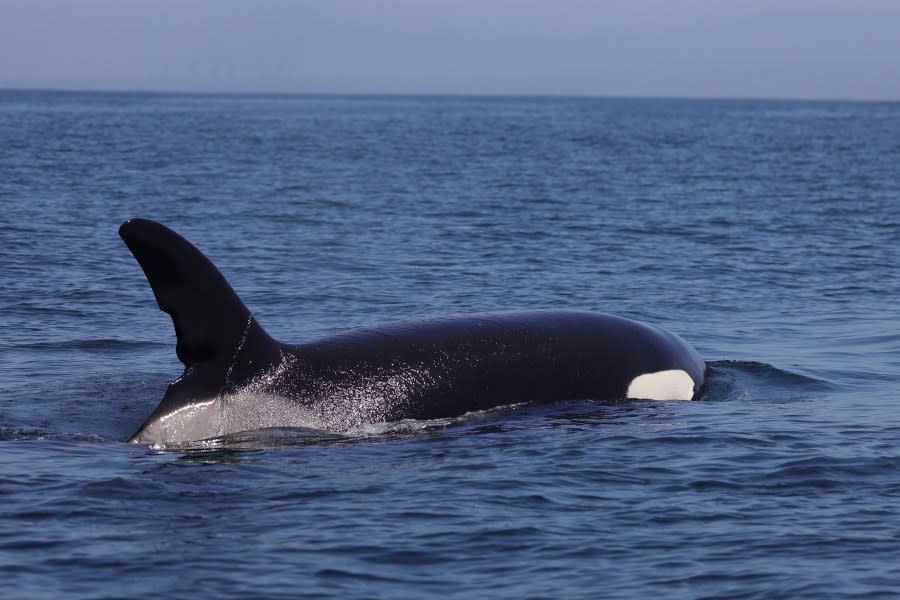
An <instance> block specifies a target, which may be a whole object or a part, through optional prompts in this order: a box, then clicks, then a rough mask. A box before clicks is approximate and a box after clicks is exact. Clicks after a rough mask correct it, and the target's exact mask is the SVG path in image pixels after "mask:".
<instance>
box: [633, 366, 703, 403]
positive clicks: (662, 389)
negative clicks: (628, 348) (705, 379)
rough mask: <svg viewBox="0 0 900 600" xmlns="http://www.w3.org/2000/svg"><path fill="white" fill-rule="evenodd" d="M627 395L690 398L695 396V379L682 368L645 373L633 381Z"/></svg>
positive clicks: (635, 396)
mask: <svg viewBox="0 0 900 600" xmlns="http://www.w3.org/2000/svg"><path fill="white" fill-rule="evenodd" d="M625 397H626V398H632V399H635V400H637V399H641V400H690V399H691V398H693V397H694V380H693V379H691V376H690V375H688V374H687V373H686V372H684V371H682V370H681V369H670V370H668V371H657V372H655V373H644V374H643V375H638V376H637V377H635V378H634V379H633V380H632V381H631V383H630V384H629V385H628V392H627V393H626V394H625Z"/></svg>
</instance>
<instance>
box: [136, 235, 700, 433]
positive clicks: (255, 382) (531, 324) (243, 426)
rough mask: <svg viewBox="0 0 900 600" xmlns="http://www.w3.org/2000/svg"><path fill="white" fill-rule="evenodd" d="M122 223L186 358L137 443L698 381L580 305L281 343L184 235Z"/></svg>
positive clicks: (649, 330) (636, 333) (645, 333)
mask: <svg viewBox="0 0 900 600" xmlns="http://www.w3.org/2000/svg"><path fill="white" fill-rule="evenodd" d="M119 235H121V236H122V239H123V240H124V241H125V243H126V244H127V245H128V248H129V249H130V250H131V252H132V253H133V254H134V256H135V258H136V259H137V261H138V263H139V264H140V265H141V267H142V268H143V270H144V273H145V274H146V276H147V280H148V281H149V282H150V286H151V288H152V289H153V293H154V295H155V296H156V300H157V302H158V303H159V306H160V308H161V309H162V310H164V311H165V312H167V313H169V315H170V316H171V317H172V322H173V324H174V326H175V333H176V336H177V339H178V343H177V346H176V353H177V354H178V358H179V359H180V360H181V362H182V363H184V365H185V371H184V373H183V375H182V376H181V377H180V378H179V379H178V380H177V381H175V382H173V383H172V384H170V385H169V387H168V389H167V390H166V393H165V396H164V397H163V399H162V401H161V402H160V404H159V406H158V407H157V408H156V409H155V410H154V411H153V413H152V414H151V415H150V417H149V418H148V419H147V421H146V422H145V423H144V424H143V425H142V426H141V428H140V429H138V431H137V432H136V433H135V434H134V435H133V436H132V437H131V438H130V439H129V441H132V442H145V443H146V442H158V443H167V442H183V441H196V440H200V439H206V438H211V437H216V436H219V435H224V434H228V433H235V432H237V431H243V430H248V429H260V428H263V427H279V426H281V427H289V426H307V427H321V428H325V429H330V430H337V431H341V430H346V429H348V428H351V427H353V426H356V425H360V424H365V423H377V422H385V421H396V420H400V419H406V418H412V419H433V418H440V417H452V416H457V415H462V414H464V413H466V412H470V411H477V410H484V409H488V408H491V407H495V406H500V405H506V404H513V403H521V402H554V401H562V400H571V399H585V400H586V399H593V400H601V401H607V400H620V399H624V398H626V397H627V396H628V394H629V385H630V384H632V383H633V382H634V380H635V379H636V378H637V377H639V376H641V375H644V374H652V373H658V372H675V371H683V372H684V373H686V374H687V375H689V376H690V379H689V380H687V385H688V388H687V394H688V395H689V396H691V397H694V396H696V395H697V393H698V392H699V390H700V387H701V386H702V385H703V377H704V369H705V365H704V363H703V361H702V359H701V358H700V357H699V355H697V353H696V352H695V351H694V349H693V348H691V347H690V346H689V345H688V344H686V343H685V342H684V341H683V340H682V339H681V338H679V337H678V336H676V335H674V334H671V333H669V332H667V331H665V330H662V329H659V328H656V327H653V326H650V325H646V324H643V323H638V322H635V321H630V320H628V319H623V318H620V317H614V316H610V315H603V314H593V313H585V312H575V311H538V312H519V313H506V314H489V315H480V316H473V317H458V318H445V319H436V320H428V321H418V322H412V323H400V324H393V325H386V326H382V327H373V328H364V329H357V330H353V331H349V332H346V333H341V334H338V335H335V336H332V337H328V338H324V339H320V340H317V341H313V342H309V343H305V344H299V345H288V344H282V343H280V342H278V341H276V340H274V339H273V338H271V337H270V336H269V335H268V334H267V333H266V332H265V331H264V330H263V329H262V327H260V325H259V324H258V323H257V322H256V320H255V319H254V318H253V316H252V315H251V313H250V311H249V310H248V309H247V307H246V306H244V303H243V302H242V301H241V300H240V298H238V296H237V294H236V293H235V292H234V290H232V288H231V286H230V285H229V284H228V282H227V281H226V280H225V278H224V277H223V276H222V274H221V273H220V272H219V271H218V269H216V267H215V266H214V265H213V264H212V263H211V262H210V261H209V260H208V259H207V258H206V257H205V256H204V255H203V254H202V253H201V252H200V251H199V250H197V248H195V247H194V246H193V245H191V244H190V243H189V242H188V241H186V240H185V239H184V238H182V237H181V236H179V235H178V234H176V233H175V232H173V231H172V230H170V229H168V228H166V227H164V226H162V225H160V224H158V223H155V222H153V221H148V220H145V219H133V220H130V221H127V222H125V223H124V224H122V226H121V227H120V228H119ZM691 384H693V385H692V386H691Z"/></svg>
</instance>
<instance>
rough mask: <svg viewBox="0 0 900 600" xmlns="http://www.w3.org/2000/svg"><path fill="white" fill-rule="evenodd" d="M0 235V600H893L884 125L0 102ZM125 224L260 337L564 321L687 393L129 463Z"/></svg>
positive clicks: (892, 335) (206, 103) (136, 370)
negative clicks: (139, 226) (591, 327)
mask: <svg viewBox="0 0 900 600" xmlns="http://www.w3.org/2000/svg"><path fill="white" fill-rule="evenodd" d="M0 207H2V210H0V249H2V254H0V499H2V501H0V576H2V580H3V584H2V586H3V591H2V595H3V597H4V598H57V597H66V598H198V597H199V598H205V597H219V598H296V597H310V598H314V597H323V598H327V597H338V596H339V597H349V598H420V597H442V598H474V597H478V598H597V597H604V598H641V597H653V598H700V597H708V598H766V599H769V598H792V599H797V598H826V597H835V598H887V597H897V595H900V560H898V557H900V450H898V444H900V393H898V389H900V386H898V383H900V307H898V306H900V305H898V299H900V271H898V264H900V252H898V250H900V104H897V103H840V102H827V103H826V102H780V101H711V100H710V101H703V100H690V101H689V100H662V99H660V100H650V99H647V100H638V99H591V98H569V99H567V98H517V97H509V98H503V97H498V98H488V97H399V96H396V97H375V96H373V97H366V96H251V95H248V96H226V95H219V96H217V95H171V94H169V95H166V94H158V95H154V94H99V93H49V92H28V91H5V92H0ZM135 216H141V217H148V218H152V219H154V220H157V221H160V222H162V223H165V224H167V225H169V226H170V227H172V228H173V229H175V230H176V231H178V232H179V233H181V234H182V235H184V236H185V237H186V238H188V239H189V240H191V241H192V242H193V243H195V244H196V245H197V246H198V247H199V248H200V249H201V250H202V251H203V252H205V253H206V254H207V255H208V256H209V257H210V258H211V259H212V260H213V261H214V262H215V263H216V264H217V265H218V267H219V268H220V269H221V271H222V272H223V273H224V275H225V276H226V277H227V278H228V279H229V281H230V282H231V284H232V286H233V287H234V288H235V289H236V290H237V292H238V293H239V294H240V295H241V297H242V298H243V300H244V301H245V303H246V304H247V305H248V307H249V308H250V309H251V310H252V311H253V312H254V314H255V315H256V317H257V319H258V320H259V322H260V323H261V324H262V325H263V326H264V327H265V328H266V330H267V331H269V332H270V333H271V334H272V335H274V336H275V337H277V338H278V339H280V340H283V341H286V342H293V343H299V342H303V341H307V340H312V339H315V338H317V337H320V336H323V335H328V334H332V333H336V332H340V331H343V330H346V329H350V328H353V327H359V326H366V325H373V324H380V323H386V322H391V321H398V320H416V319H421V318H426V317H434V316H443V315H451V314H453V315H456V314H469V313H482V312H492V311H500V310H518V309H547V308H553V309H557V308H571V309H582V310H591V311H598V312H606V313H613V314H617V315H621V316H624V317H629V318H632V319H637V320H641V321H646V322H650V323H654V324H657V325H661V326H663V327H666V328H667V329H670V330H672V331H674V332H676V333H678V334H680V335H681V336H682V337H684V338H685V339H686V340H688V341H689V342H690V343H691V344H692V345H693V346H694V347H696V348H697V350H698V351H699V352H700V354H701V355H702V356H703V357H704V359H705V360H706V361H707V364H708V368H709V374H710V375H709V379H708V384H707V386H706V389H705V391H704V393H703V395H702V397H701V399H699V400H696V401H674V402H652V401H622V402H613V403H596V402H588V401H582V402H567V403H560V404H555V405H548V406H530V405H515V406H509V407H504V408H498V409H495V410H490V411H487V412H482V413H476V414H469V415H466V416H463V417H461V418H458V419H447V420H441V421H405V422H402V423H396V424H378V425H372V426H370V427H363V428H357V429H355V430H354V431H350V432H329V433H326V432H309V431H306V432H304V431H295V430H265V431H259V432H248V433H247V434H240V435H236V436H231V437H229V438H226V439H220V440H217V441H215V442H214V443H211V444H209V445H207V446H206V447H203V448H199V449H184V448H181V449H178V448H159V447H157V448H152V447H147V446H141V445H135V444H127V443H125V440H126V439H127V438H128V437H129V435H131V434H132V433H133V432H134V430H135V429H136V428H137V427H138V426H139V425H140V423H141V422H142V421H143V420H144V418H146V416H147V415H148V414H149V413H150V411H151V410H152V409H153V408H154V407H155V406H156V404H157V402H158V401H159V399H160V398H161V397H162V394H163V392H164V391H165V388H166V385H167V383H168V382H170V381H172V380H174V379H175V378H176V377H178V376H179V375H180V373H181V371H182V368H183V367H182V365H181V363H180V362H179V361H178V359H177V357H176V355H175V335H174V330H173V328H172V324H171V321H170V319H169V317H168V316H167V315H166V314H164V313H162V312H160V311H159V310H158V307H157V305H156V302H155V300H154V298H153V294H152V292H151V290H150V288H149V286H148V284H147V281H146V279H145V277H144V275H143V273H142V272H141V270H140V268H139V266H138V265H137V263H136V262H135V261H134V259H133V258H132V256H131V254H130V252H129V251H128V249H127V248H126V247H125V246H124V245H123V244H122V242H121V240H120V239H119V237H118V236H117V234H116V231H117V228H118V226H119V224H120V223H121V222H123V221H124V220H126V219H128V218H130V217H135Z"/></svg>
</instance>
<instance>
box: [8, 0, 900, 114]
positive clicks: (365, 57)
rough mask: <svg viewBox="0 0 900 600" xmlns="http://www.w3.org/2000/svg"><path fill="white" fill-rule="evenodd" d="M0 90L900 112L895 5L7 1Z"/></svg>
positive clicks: (636, 0) (705, 0)
mask: <svg viewBox="0 0 900 600" xmlns="http://www.w3.org/2000/svg"><path fill="white" fill-rule="evenodd" d="M0 87H2V88H22V87H26V88H62V89H109V90H184V91H234V92H252V91H258V92H366V93H368V92H374V93H382V92H383V93H464V94H468V93H484V94H591V95H616V96H620V95H625V96H632V95H638V96H689V97H697V96H700V97H776V98H848V99H890V100H900V0H621V1H611V0H594V1H590V0H542V1H536V0H382V1H376V0H242V1H238V0H0Z"/></svg>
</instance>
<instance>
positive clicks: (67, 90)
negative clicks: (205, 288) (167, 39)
mask: <svg viewBox="0 0 900 600" xmlns="http://www.w3.org/2000/svg"><path fill="white" fill-rule="evenodd" d="M4 92H24V93H56V94H111V95H115V94H119V95H141V94H146V95H157V96H235V97H239V96H245V97H247V96H292V97H302V96H307V97H359V98H366V97H369V98H372V97H374V98H392V97H393V98H509V99H515V98H521V99H527V98H533V99H554V98H555V99H586V100H587V99H596V100H675V101H700V102H702V101H707V102H742V101H753V102H811V103H815V102H818V103H829V102H833V103H860V104H896V103H900V98H893V99H888V98H850V97H847V98H840V97H834V98H822V97H812V96H810V97H805V96H774V95H773V96H769V95H759V96H728V95H722V96H701V95H697V96H689V95H658V96H657V95H649V94H600V93H550V92H527V93H521V92H485V93H479V92H399V91H385V92H361V91H344V92H336V91H317V92H312V91H302V92H301V91H284V90H281V91H256V90H254V91H246V90H245V91H237V90H188V89H178V88H169V89H151V88H134V89H113V88H100V87H97V88H95V87H84V88H78V87H67V86H59V87H53V86H46V87H45V86H33V87H32V86H26V87H17V86H10V87H7V86H4V85H0V93H4Z"/></svg>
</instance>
